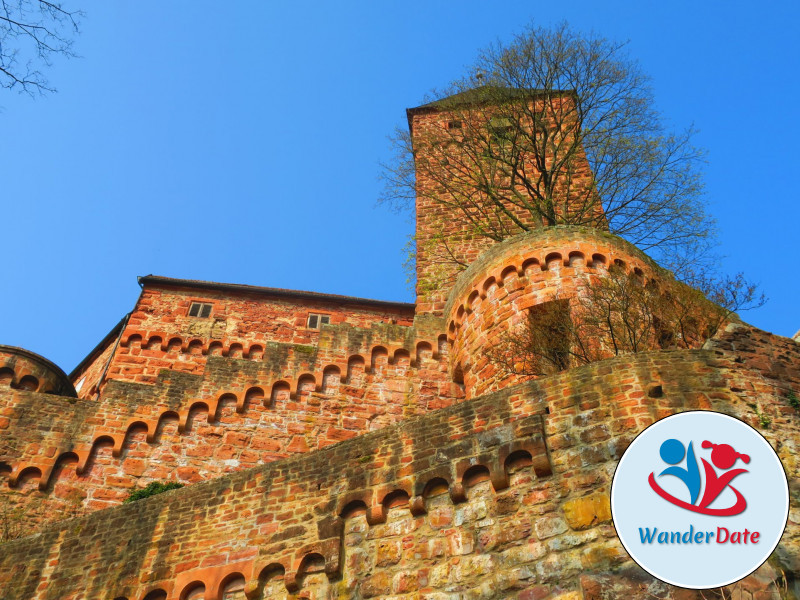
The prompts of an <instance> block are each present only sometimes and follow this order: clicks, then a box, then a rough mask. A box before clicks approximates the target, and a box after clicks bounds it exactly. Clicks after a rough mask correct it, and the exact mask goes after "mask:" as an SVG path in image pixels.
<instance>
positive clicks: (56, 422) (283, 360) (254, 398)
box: [0, 323, 463, 533]
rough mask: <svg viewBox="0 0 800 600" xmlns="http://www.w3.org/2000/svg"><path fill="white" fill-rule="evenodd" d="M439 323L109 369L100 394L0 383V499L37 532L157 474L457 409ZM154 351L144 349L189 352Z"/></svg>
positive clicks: (458, 392)
mask: <svg viewBox="0 0 800 600" xmlns="http://www.w3.org/2000/svg"><path fill="white" fill-rule="evenodd" d="M431 331H433V329H431V328H430V327H428V328H426V327H424V326H420V327H407V326H402V325H385V324H376V325H375V326H374V327H371V328H369V329H361V328H358V327H353V326H351V325H349V324H346V323H342V324H339V325H331V326H326V327H324V328H323V330H322V331H317V332H315V340H314V341H315V342H316V343H315V345H300V344H289V343H275V342H266V343H265V344H264V353H263V354H262V355H260V356H258V357H256V356H250V357H249V358H247V359H244V358H236V357H234V356H230V353H229V356H227V357H223V356H216V355H214V354H209V355H200V356H202V363H198V364H199V365H201V366H202V369H201V368H200V367H199V366H198V367H197V368H196V369H193V372H191V373H186V372H182V371H181V370H179V369H172V370H169V369H163V370H161V371H160V373H159V374H158V376H156V377H155V380H154V381H153V382H152V383H139V382H136V381H135V380H136V377H132V378H130V379H133V381H125V380H122V379H120V378H119V377H120V375H112V373H111V371H112V370H111V369H109V377H108V379H107V380H106V383H105V385H104V386H103V388H102V392H101V393H100V395H99V397H97V398H96V399H92V398H80V399H76V398H67V397H60V396H50V395H43V394H39V393H34V392H29V391H25V390H22V389H13V388H8V389H7V390H6V392H5V393H2V391H0V433H1V434H2V442H0V502H2V503H3V506H4V508H5V509H6V510H10V511H12V513H13V514H14V516H15V520H14V526H15V528H16V529H17V530H19V531H18V532H19V533H23V532H32V531H35V530H36V528H37V527H38V526H40V525H41V524H42V523H44V522H47V521H49V520H53V519H58V518H63V516H64V515H70V514H80V513H83V512H86V511H92V510H97V509H100V508H105V507H109V506H114V505H118V504H120V503H121V502H122V500H124V499H125V498H126V497H127V496H128V495H129V493H130V492H131V491H132V490H133V489H135V488H137V487H143V486H144V485H146V484H147V483H149V482H151V481H162V480H171V481H178V482H181V483H187V484H188V483H196V482H198V481H204V480H208V479H210V478H214V477H219V476H220V475H223V474H225V473H229V472H232V471H236V470H240V469H244V468H248V467H252V466H255V465H257V464H263V463H266V462H271V461H274V460H278V459H282V458H287V457H289V456H292V455H295V454H298V453H305V452H308V451H311V450H316V449H320V448H324V447H326V446H328V445H330V444H334V443H336V442H339V441H342V440H346V439H350V438H353V437H355V436H357V435H360V434H363V433H366V432H369V431H374V430H377V429H380V428H382V427H385V426H387V425H390V424H394V423H397V422H399V421H401V420H402V419H405V418H408V417H411V416H414V415H420V414H425V413H427V412H429V411H432V410H436V409H439V408H442V407H445V406H448V405H450V404H452V403H453V402H455V401H458V400H459V399H461V398H462V397H463V391H462V389H461V387H460V386H458V385H456V384H453V383H452V382H451V380H450V378H449V374H448V369H447V364H448V363H447V347H446V343H445V342H444V340H442V344H443V345H442V346H441V347H440V341H439V340H438V339H437V336H436V335H432V336H431V334H430V332H431ZM123 343H125V338H124V337H123ZM121 345H122V344H121ZM133 346H134V344H133V343H131V342H130V341H128V343H127V346H125V348H127V349H131V350H132V349H133V348H132V347H133ZM158 353H160V354H157V352H156V351H155V350H153V356H152V357H149V358H148V360H150V359H151V358H152V360H153V361H158V362H159V364H160V363H161V362H168V361H170V360H174V361H176V362H177V361H180V360H181V357H182V356H184V355H183V354H181V353H177V352H176V353H174V354H173V355H172V356H170V351H169V350H166V351H164V350H158ZM123 356H125V355H123ZM131 356H133V355H131ZM113 364H114V363H112V365H113ZM117 364H119V363H117ZM194 371H197V372H194Z"/></svg>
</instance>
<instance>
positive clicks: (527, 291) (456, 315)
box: [445, 227, 660, 398]
mask: <svg viewBox="0 0 800 600" xmlns="http://www.w3.org/2000/svg"><path fill="white" fill-rule="evenodd" d="M611 266H618V267H621V268H624V269H626V270H628V271H630V272H636V273H641V274H642V276H643V277H645V278H646V279H647V280H649V279H651V278H653V277H655V278H656V280H658V279H660V274H659V271H660V269H659V268H658V267H657V266H656V265H655V264H654V263H653V262H652V261H651V260H650V259H649V258H647V257H646V256H645V255H644V254H643V253H642V252H640V251H639V250H637V249H636V248H635V247H634V246H632V245H631V244H629V243H627V242H625V241H624V240H622V239H621V238H618V237H616V236H612V235H610V234H605V233H603V232H600V231H597V230H593V229H588V228H584V227H549V228H547V229H542V230H539V231H532V232H528V233H523V234H520V235H518V236H516V237H514V238H511V239H508V240H506V241H504V242H502V243H499V244H496V245H494V246H493V247H492V248H490V249H489V250H487V251H486V252H484V253H483V254H482V255H481V257H480V259H479V260H477V261H475V262H474V263H473V264H472V265H470V267H469V269H467V270H466V271H464V272H463V273H462V274H461V275H459V277H458V279H457V280H456V283H455V285H454V287H453V290H452V291H451V292H450V296H449V298H448V301H447V304H446V305H445V317H446V318H447V323H448V329H447V335H448V341H449V343H450V344H451V364H452V367H453V369H454V371H457V372H458V373H459V377H463V382H464V386H465V390H466V394H467V397H468V398H470V397H475V396H479V395H481V394H484V393H486V392H490V391H496V390H499V389H502V388H503V387H507V386H509V385H513V384H514V383H518V382H519V381H522V380H523V379H522V378H521V377H519V376H511V377H508V376H507V375H505V374H504V373H502V372H500V371H499V370H498V368H497V366H496V365H495V364H493V363H492V361H491V360H490V359H489V357H488V351H490V350H491V349H492V348H495V347H497V346H498V345H499V344H500V343H501V342H502V340H503V337H504V336H505V335H506V334H507V333H508V332H509V331H510V330H511V329H513V328H514V327H515V326H517V325H519V324H521V323H523V322H524V321H525V318H526V314H527V311H528V310H529V309H530V308H531V307H533V306H536V305H539V304H542V303H544V302H548V301H551V300H555V299H562V300H571V299H572V298H574V296H575V295H576V292H577V291H578V290H579V289H580V288H581V287H582V286H584V285H585V284H586V282H587V280H588V279H589V278H592V277H597V276H602V275H603V274H604V273H605V272H606V270H607V269H608V268H609V267H611Z"/></svg>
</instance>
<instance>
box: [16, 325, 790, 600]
mask: <svg viewBox="0 0 800 600" xmlns="http://www.w3.org/2000/svg"><path fill="white" fill-rule="evenodd" d="M731 336H733V337H731ZM733 339H736V340H739V341H743V340H745V339H747V340H750V344H749V347H748V349H747V350H746V351H745V354H742V355H740V354H738V353H737V351H736V350H729V349H728V348H730V346H731V343H732V342H733ZM765 344H772V345H775V346H776V347H777V348H778V349H779V350H778V352H777V355H776V356H775V357H774V358H772V359H767V360H763V359H761V358H760V357H759V356H758V350H757V348H763V347H765ZM796 355H797V349H796V344H795V343H794V342H792V341H790V340H780V339H775V338H774V337H770V336H768V335H766V334H763V333H761V332H757V331H753V330H752V329H749V328H747V327H744V326H736V327H733V328H731V329H730V331H727V332H725V334H724V335H723V336H722V338H721V339H720V340H719V341H718V342H716V343H715V344H714V345H713V346H712V347H710V348H709V349H708V350H705V351H685V350H683V351H660V352H654V353H650V354H640V355H635V356H626V357H618V358H615V359H611V360H608V361H602V362H599V363H596V364H592V365H587V366H586V367H581V368H578V369H574V370H572V371H569V372H566V373H562V374H559V375H556V376H552V377H548V378H542V379H539V380H537V381H534V382H528V383H525V384H521V385H518V386H515V387H513V388H509V389H507V390H504V391H503V392H498V393H495V394H489V395H485V396H481V397H480V398H475V399H474V400H470V401H466V402H462V403H459V404H456V405H453V406H450V407H447V408H443V409H441V410H438V411H435V412H432V413H430V414H427V415H422V416H419V417H416V418H411V419H406V420H404V421H403V422H402V423H398V424H397V425H394V426H391V427H388V428H385V429H383V430H381V431H376V432H372V433H368V434H365V435H362V436H359V437H358V438H356V439H352V440H348V441H343V442H341V443H339V444H336V445H334V446H331V447H328V448H324V449H320V450H316V451H313V452H311V453H309V454H306V455H302V456H298V457H294V458H288V459H284V460H279V461H277V462H273V463H270V464H268V465H263V466H257V467H254V468H252V469H250V470H246V471H241V472H238V473H234V474H230V475H226V476H223V477H220V478H217V479H214V480H213V481H207V482H204V483H198V484H197V485H193V486H191V487H188V488H185V489H183V490H177V491H175V492H170V493H169V494H165V495H162V496H160V497H155V498H151V499H148V500H146V501H140V502H138V503H135V504H133V505H126V506H124V507H119V508H114V509H109V510H105V511H100V512H96V513H94V514H92V515H88V516H85V517H80V518H78V519H73V520H70V521H66V522H63V523H57V524H53V525H50V526H48V527H46V528H44V529H43V530H42V531H41V533H39V534H38V535H35V536H30V537H25V538H21V539H19V540H16V541H12V542H9V543H6V544H5V545H4V546H3V552H2V553H0V586H2V587H3V589H4V590H5V591H6V595H7V597H8V598H9V599H16V598H20V599H22V598H25V599H29V598H45V597H50V596H49V595H48V592H47V590H58V594H59V597H60V598H64V599H72V598H83V597H96V596H99V595H104V596H105V595H108V596H109V597H113V598H118V599H120V600H121V599H122V598H125V599H126V600H133V599H135V600H154V599H156V598H161V599H169V600H173V599H174V600H182V599H186V598H191V597H193V596H192V594H202V595H203V597H205V598H212V599H218V600H221V599H222V598H244V597H248V598H284V597H286V598H288V597H290V596H289V595H290V594H300V595H301V597H308V598H324V597H328V595H329V594H332V593H334V590H336V592H335V593H338V594H340V595H344V596H345V597H363V598H371V597H385V596H391V595H401V596H402V595H403V594H413V593H416V592H417V591H423V590H424V593H427V594H437V593H439V594H443V593H448V591H450V592H452V591H453V590H457V591H459V593H466V594H479V593H481V590H485V591H486V592H487V593H496V592H497V591H500V590H502V591H503V592H504V593H506V594H508V595H509V596H511V597H518V598H527V597H528V596H527V595H523V592H530V593H536V594H537V595H539V596H541V597H552V598H561V599H562V600H566V599H567V598H580V597H587V595H588V596H589V597H591V594H592V593H593V591H595V590H597V589H604V590H607V591H608V590H613V592H609V593H612V594H613V595H614V596H615V597H621V596H622V595H624V594H627V595H631V594H633V595H634V596H635V594H636V590H638V589H640V586H642V585H644V586H649V585H652V584H653V581H652V579H651V578H649V576H647V575H646V574H644V573H643V572H642V571H640V570H639V569H638V567H636V566H635V565H634V564H633V563H632V562H631V561H630V559H628V558H627V555H626V554H625V552H624V550H623V549H622V547H621V546H620V544H619V542H618V540H617V539H616V536H615V535H614V531H613V527H611V525H610V521H609V519H610V512H609V509H608V504H607V502H608V500H607V495H606V494H607V490H608V486H609V484H610V479H611V476H612V474H613V470H614V467H615V465H616V460H617V459H618V457H619V456H620V455H621V453H622V452H623V451H624V449H625V447H626V446H627V444H628V443H630V441H631V440H632V439H633V437H634V436H635V435H636V432H638V431H640V430H641V429H643V428H644V427H646V426H647V425H649V424H650V423H652V422H654V421H655V420H657V419H658V418H660V417H662V416H666V415H668V414H672V413H674V412H675V411H680V410H686V409H712V408H713V409H715V410H720V411H723V412H726V413H728V414H732V415H734V416H737V417H739V418H741V419H743V420H745V421H747V422H750V423H752V424H754V425H758V419H759V417H758V415H757V413H756V412H754V411H753V409H752V408H751V407H750V402H751V400H752V399H753V397H757V398H758V399H759V403H760V411H761V414H767V415H769V416H770V418H772V419H773V423H774V427H773V428H772V429H770V430H764V435H765V436H766V437H767V438H768V439H769V440H770V441H771V443H773V445H776V446H777V447H778V448H779V454H781V457H782V459H784V464H785V465H786V466H787V469H789V471H790V472H789V473H787V474H788V476H789V479H790V481H792V494H793V495H796V494H797V493H798V491H799V490H797V481H798V480H800V479H798V475H800V472H798V465H797V463H796V460H795V461H794V462H792V461H791V460H788V459H789V457H790V456H792V451H791V450H789V449H788V448H787V447H786V445H785V443H784V444H783V445H782V444H780V443H779V440H793V439H796V437H797V433H798V431H797V427H798V424H797V419H796V416H794V414H793V409H792V408H791V407H790V406H789V405H788V404H787V403H786V402H785V400H784V397H783V396H782V393H784V392H785V391H786V389H787V387H790V386H792V385H796V384H797V383H798V382H800V368H798V363H797V362H796V361H795V359H796V358H797V356H796ZM781 357H792V361H795V362H793V363H792V364H793V366H791V367H789V366H788V364H789V363H786V362H785V360H784V359H782V358H781ZM776 368H777V369H779V370H780V369H782V372H783V375H784V377H785V379H783V380H781V381H776V380H772V379H770V378H769V377H768V376H767V374H769V373H775V372H776V371H775V369H776ZM612 374H613V375H612ZM612 377H613V380H614V382H615V383H614V384H611V385H610V384H609V381H610V379H609V378H612ZM198 515H203V517H202V518H198ZM798 541H800V530H798V526H797V523H795V522H794V521H790V524H789V527H788V529H787V533H786V535H785V537H784V541H783V542H782V544H781V546H780V547H779V550H778V553H777V558H776V559H775V560H776V562H775V563H774V565H773V564H767V565H764V566H762V567H761V569H759V571H757V572H756V574H754V575H753V576H751V577H749V578H748V579H746V580H745V582H744V584H743V585H744V588H743V589H746V590H760V589H769V586H770V585H773V586H774V585H775V581H777V579H778V578H779V575H778V570H779V569H784V568H786V567H787V566H788V565H790V564H791V561H793V560H797V558H796V557H797V554H796V548H797V544H798ZM87 562H91V563H92V569H91V571H90V572H87V571H86V569H85V565H86V564H87ZM773 589H774V588H773ZM664 593H665V594H666V595H665V597H667V598H675V599H676V600H677V598H678V597H680V598H687V597H690V598H695V597H696V598H700V597H701V596H700V595H699V593H698V594H697V595H696V596H695V595H687V594H688V592H686V591H685V590H684V591H681V594H682V595H680V596H675V595H673V592H672V591H671V590H670V589H666V588H665V591H664ZM675 593H677V592H675Z"/></svg>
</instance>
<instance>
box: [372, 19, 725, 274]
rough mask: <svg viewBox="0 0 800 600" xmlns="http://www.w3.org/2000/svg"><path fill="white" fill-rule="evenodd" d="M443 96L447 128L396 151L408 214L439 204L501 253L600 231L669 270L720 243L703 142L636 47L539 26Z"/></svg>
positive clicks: (397, 193)
mask: <svg viewBox="0 0 800 600" xmlns="http://www.w3.org/2000/svg"><path fill="white" fill-rule="evenodd" d="M434 97H435V100H434V101H433V102H431V103H429V104H428V105H426V106H427V107H431V108H435V109H436V110H438V111H440V112H441V113H442V114H443V121H444V122H447V123H448V126H447V127H442V128H440V130H438V131H437V132H436V133H435V134H434V135H427V136H426V135H417V134H415V135H414V139H413V144H412V137H411V135H410V134H408V133H405V132H401V131H398V133H397V134H396V136H395V138H394V143H395V149H396V155H395V159H394V160H393V162H392V163H391V164H388V165H385V168H384V181H385V183H386V187H385V192H384V195H383V198H382V199H383V200H384V201H387V202H389V203H390V204H392V205H394V206H396V207H401V208H402V207H407V206H409V205H411V206H413V204H412V203H411V201H413V200H414V199H415V198H423V199H425V200H430V201H431V202H434V203H438V204H441V205H443V206H445V207H447V208H448V209H449V210H447V214H448V215H449V218H452V219H460V220H461V221H462V222H463V223H466V224H468V230H469V234H470V235H474V236H482V237H488V238H491V239H492V240H495V241H500V240H503V239H505V238H507V237H509V236H511V235H514V234H517V233H520V232H522V231H527V230H529V229H533V228H536V227H541V226H547V225H556V224H572V225H587V226H592V227H598V228H602V229H606V230H608V231H610V232H611V233H614V234H617V235H620V236H622V237H624V238H625V239H627V240H628V241H630V242H632V243H634V244H635V245H637V246H638V247H640V248H642V249H643V250H648V251H649V252H651V253H652V254H654V257H655V258H656V259H657V260H658V259H660V258H662V257H666V256H673V255H675V253H676V252H678V251H680V250H681V249H682V248H685V247H686V246H687V245H693V246H698V245H702V244H704V243H705V241H706V240H708V239H709V237H710V236H713V232H714V231H713V230H714V227H713V221H712V219H710V218H709V217H708V215H706V214H705V212H704V209H703V205H702V203H701V193H702V179H701V170H700V166H701V163H702V157H703V153H702V151H700V150H698V149H697V148H696V147H695V146H694V145H693V144H692V136H693V130H692V129H691V128H690V129H687V130H685V131H683V132H680V133H673V132H669V131H667V130H666V128H665V127H664V124H663V120H662V118H661V115H660V114H659V113H658V112H657V111H656V109H655V108H654V101H653V96H652V92H651V89H650V81H649V78H648V77H647V76H646V75H645V74H644V73H643V72H642V71H641V70H640V68H639V66H638V64H637V63H636V62H635V61H634V60H632V59H630V58H629V57H628V55H627V53H626V50H625V44H620V43H616V42H613V41H610V40H607V39H605V38H602V37H599V36H596V35H594V34H588V35H584V34H581V33H578V32H576V31H574V30H573V29H571V28H570V27H569V26H568V25H567V24H561V25H559V26H557V27H555V28H552V29H548V28H543V27H529V28H528V29H526V30H525V31H524V32H523V33H521V34H520V35H518V36H517V37H515V38H514V39H513V40H512V41H511V42H510V43H508V44H504V43H500V42H498V43H496V44H494V45H492V46H490V47H488V48H487V49H485V50H483V51H482V52H480V54H479V56H478V59H477V60H476V61H475V63H474V64H473V65H472V66H471V67H469V69H468V72H467V74H466V76H464V77H463V78H462V79H459V80H458V81H455V82H454V83H453V84H451V85H450V86H449V87H448V88H447V89H445V90H443V91H441V92H437V93H435V95H434ZM461 235H463V233H461ZM440 237H444V238H445V239H441V240H439V243H441V244H443V245H445V246H446V245H447V244H448V240H447V239H446V237H447V236H446V235H445V236H440ZM456 243H457V241H456ZM443 254H444V255H448V254H451V255H452V254H453V253H452V252H448V251H445V252H443ZM453 258H457V257H455V256H454V257H453Z"/></svg>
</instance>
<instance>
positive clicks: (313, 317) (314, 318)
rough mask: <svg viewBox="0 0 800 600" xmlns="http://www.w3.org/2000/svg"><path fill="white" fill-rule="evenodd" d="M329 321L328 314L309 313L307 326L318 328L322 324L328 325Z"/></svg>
mask: <svg viewBox="0 0 800 600" xmlns="http://www.w3.org/2000/svg"><path fill="white" fill-rule="evenodd" d="M330 322H331V316H330V315H319V314H316V313H309V315H308V325H307V327H308V328H309V329H319V328H320V327H322V326H323V325H330Z"/></svg>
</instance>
